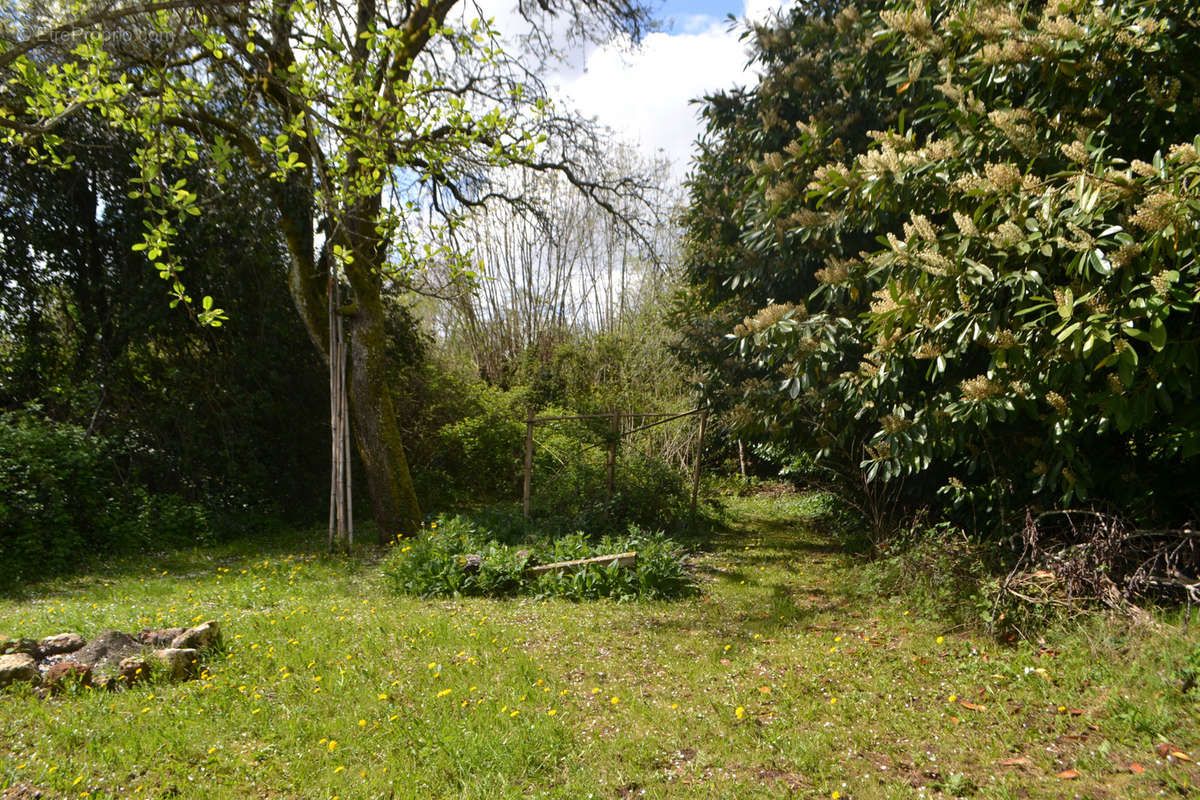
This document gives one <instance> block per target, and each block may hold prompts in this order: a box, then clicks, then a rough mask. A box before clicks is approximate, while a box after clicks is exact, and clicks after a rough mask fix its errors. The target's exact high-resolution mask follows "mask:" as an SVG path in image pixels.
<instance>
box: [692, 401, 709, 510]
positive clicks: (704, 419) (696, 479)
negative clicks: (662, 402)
mask: <svg viewBox="0 0 1200 800" xmlns="http://www.w3.org/2000/svg"><path fill="white" fill-rule="evenodd" d="M707 424H708V409H704V410H703V411H701V412H700V432H699V433H698V434H697V435H696V460H695V462H694V463H693V465H692V517H693V518H695V516H696V500H697V498H698V497H699V496H700V459H701V456H703V455H704V428H705V427H706V426H707Z"/></svg>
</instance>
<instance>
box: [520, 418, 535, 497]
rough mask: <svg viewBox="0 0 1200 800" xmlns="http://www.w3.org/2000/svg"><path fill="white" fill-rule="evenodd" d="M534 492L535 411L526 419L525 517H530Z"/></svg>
mask: <svg viewBox="0 0 1200 800" xmlns="http://www.w3.org/2000/svg"><path fill="white" fill-rule="evenodd" d="M532 494H533V412H532V411H530V412H529V419H527V420H526V421H525V486H524V489H523V493H522V495H521V500H522V504H521V508H522V509H523V511H524V514H525V519H529V507H530V505H531V504H532Z"/></svg>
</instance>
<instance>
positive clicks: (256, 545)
mask: <svg viewBox="0 0 1200 800" xmlns="http://www.w3.org/2000/svg"><path fill="white" fill-rule="evenodd" d="M326 536H327V532H326V529H324V528H322V527H316V526H313V527H294V526H289V525H284V524H282V523H279V524H272V525H267V526H260V527H258V528H257V529H252V530H249V531H248V532H247V533H245V534H244V535H242V536H239V537H238V538H235V539H234V538H231V539H225V540H222V541H216V542H201V543H196V544H191V545H183V546H176V547H165V548H161V549H154V550H143V551H139V552H125V553H112V554H105V555H99V556H92V557H90V558H88V557H83V558H81V560H80V563H79V567H78V569H77V570H75V571H73V572H71V573H69V574H59V575H51V576H45V577H39V576H20V577H16V578H12V577H7V579H6V580H0V599H5V600H16V601H24V600H29V599H32V598H36V597H40V596H46V595H59V594H73V593H76V592H81V591H85V590H86V589H89V588H91V587H94V586H97V585H99V586H106V585H109V584H114V583H119V582H121V581H124V580H128V579H130V578H137V577H143V576H146V575H149V574H155V575H162V574H164V570H165V574H166V575H168V576H170V575H173V576H176V577H178V578H181V579H186V578H188V577H194V576H197V575H201V574H205V573H207V572H209V571H211V570H213V569H215V568H216V567H227V568H230V569H234V568H238V569H240V568H242V567H241V566H240V565H244V564H249V563H251V562H253V561H256V560H261V559H282V558H285V557H287V556H305V557H310V556H316V557H317V558H320V559H323V560H326V559H327V560H328V561H329V562H331V563H335V562H341V563H344V564H345V565H346V568H347V569H348V570H349V571H351V572H355V571H361V570H363V569H366V568H368V567H369V566H371V565H373V564H374V563H376V562H377V561H378V560H379V555H380V553H381V552H382V548H380V547H378V546H377V545H375V530H374V526H373V525H372V524H370V523H368V524H366V525H364V526H363V527H362V530H361V533H360V535H359V536H357V537H356V544H355V547H354V551H353V552H352V553H351V554H349V555H345V554H330V553H329V550H328V545H327V538H326Z"/></svg>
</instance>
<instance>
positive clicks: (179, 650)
mask: <svg viewBox="0 0 1200 800" xmlns="http://www.w3.org/2000/svg"><path fill="white" fill-rule="evenodd" d="M154 658H156V659H157V660H158V662H159V663H160V664H161V665H162V669H163V671H164V672H165V673H166V674H167V676H168V677H169V678H170V679H171V680H174V681H184V680H187V679H188V678H191V677H193V676H194V675H195V674H196V673H197V672H198V671H199V665H200V651H199V650H196V649H194V648H190V647H167V648H164V649H162V650H155V651H154Z"/></svg>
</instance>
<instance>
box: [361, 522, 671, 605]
mask: <svg viewBox="0 0 1200 800" xmlns="http://www.w3.org/2000/svg"><path fill="white" fill-rule="evenodd" d="M511 537H512V531H504V532H502V535H501V536H500V537H497V536H496V535H493V534H492V532H491V531H489V530H488V529H486V528H483V527H480V526H479V525H477V524H476V523H474V522H472V521H471V520H469V519H466V518H464V517H440V518H438V519H437V520H435V521H433V522H432V523H430V524H429V525H428V526H426V527H424V528H422V529H421V531H420V533H419V534H418V535H416V536H415V537H412V538H410V539H404V540H402V541H400V542H399V543H398V544H397V546H396V547H395V548H394V550H393V552H392V554H391V555H390V556H389V557H388V558H387V559H386V560H385V562H384V566H383V572H384V575H386V576H387V579H388V580H389V582H390V583H391V585H392V587H393V588H394V589H396V590H398V591H400V592H402V593H405V594H412V595H416V596H418V597H460V596H483V597H509V596H513V595H517V594H533V595H537V596H540V597H564V598H568V599H572V600H590V599H596V598H601V597H611V598H614V599H617V600H633V599H641V600H657V599H668V598H673V597H682V596H685V595H687V594H689V593H691V592H692V591H693V590H694V588H695V587H694V582H693V581H692V579H691V578H690V577H689V576H688V574H687V573H686V571H685V569H684V564H683V553H682V551H681V550H680V548H679V546H678V545H677V544H676V543H675V542H673V541H672V540H671V539H669V538H667V537H666V536H664V535H663V534H662V533H651V532H648V531H644V530H642V529H641V528H638V527H637V526H636V525H631V526H630V527H629V530H628V532H627V533H625V534H623V535H609V536H604V537H603V538H601V539H598V540H593V539H590V538H589V537H587V536H585V535H584V534H583V533H575V534H570V535H567V536H560V537H555V538H550V537H545V536H540V537H539V536H536V535H534V536H533V537H531V538H530V539H529V540H528V541H526V542H524V543H522V544H520V545H518V544H511V543H506V542H505V541H504V539H505V538H511ZM630 551H635V552H637V554H638V555H637V563H636V565H635V566H633V567H631V568H621V567H619V566H617V565H615V564H613V565H608V566H597V565H589V566H586V567H583V568H580V569H576V570H574V571H571V572H553V573H546V574H542V575H540V576H533V575H531V574H530V573H528V571H527V568H528V567H529V566H530V565H532V564H548V563H554V562H559V561H571V560H575V559H585V558H593V557H596V556H602V555H609V554H612V553H625V552H630ZM469 557H470V558H469Z"/></svg>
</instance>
